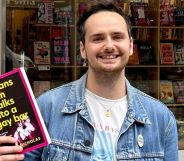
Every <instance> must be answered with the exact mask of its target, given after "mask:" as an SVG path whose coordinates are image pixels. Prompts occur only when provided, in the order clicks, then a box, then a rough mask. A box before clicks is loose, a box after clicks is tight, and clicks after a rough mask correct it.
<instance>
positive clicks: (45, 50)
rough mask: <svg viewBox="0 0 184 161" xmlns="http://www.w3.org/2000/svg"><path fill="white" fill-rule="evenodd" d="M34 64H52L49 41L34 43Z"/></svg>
mask: <svg viewBox="0 0 184 161" xmlns="http://www.w3.org/2000/svg"><path fill="white" fill-rule="evenodd" d="M34 63H35V64H50V43H49V42H47V41H35V42H34Z"/></svg>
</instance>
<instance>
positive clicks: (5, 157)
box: [0, 136, 24, 161]
mask: <svg viewBox="0 0 184 161" xmlns="http://www.w3.org/2000/svg"><path fill="white" fill-rule="evenodd" d="M15 142H16V139H15V138H13V137H11V136H0V161H18V160H23V159H24V154H20V152H22V150H23V148H22V147H21V146H15V145H12V146H11V144H15ZM8 144H10V145H8Z"/></svg>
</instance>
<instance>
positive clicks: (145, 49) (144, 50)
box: [138, 42, 155, 65]
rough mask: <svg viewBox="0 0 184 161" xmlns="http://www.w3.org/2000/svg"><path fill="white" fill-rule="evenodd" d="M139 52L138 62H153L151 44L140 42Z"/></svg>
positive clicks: (151, 63)
mask: <svg viewBox="0 0 184 161" xmlns="http://www.w3.org/2000/svg"><path fill="white" fill-rule="evenodd" d="M138 48H139V53H140V64H149V65H153V64H155V57H154V53H153V48H152V46H151V45H150V44H149V43H147V42H141V43H140V44H139V45H138Z"/></svg>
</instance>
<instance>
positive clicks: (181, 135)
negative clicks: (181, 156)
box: [176, 117, 184, 150]
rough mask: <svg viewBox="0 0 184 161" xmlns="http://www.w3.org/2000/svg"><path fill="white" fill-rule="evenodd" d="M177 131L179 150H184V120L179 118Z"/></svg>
mask: <svg viewBox="0 0 184 161" xmlns="http://www.w3.org/2000/svg"><path fill="white" fill-rule="evenodd" d="M176 123H177V129H178V146H179V149H182V150H183V149H184V119H183V118H182V117H181V118H177V120H176Z"/></svg>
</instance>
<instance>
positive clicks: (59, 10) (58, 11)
mask: <svg viewBox="0 0 184 161" xmlns="http://www.w3.org/2000/svg"><path fill="white" fill-rule="evenodd" d="M53 16H54V23H55V24H60V25H71V24H72V6H71V5H69V6H65V7H57V6H55V7H54V14H53Z"/></svg>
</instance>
